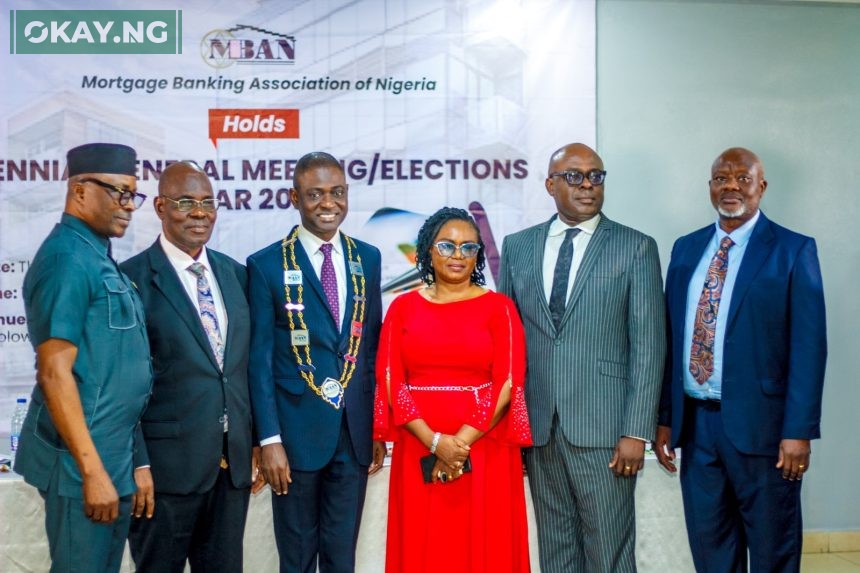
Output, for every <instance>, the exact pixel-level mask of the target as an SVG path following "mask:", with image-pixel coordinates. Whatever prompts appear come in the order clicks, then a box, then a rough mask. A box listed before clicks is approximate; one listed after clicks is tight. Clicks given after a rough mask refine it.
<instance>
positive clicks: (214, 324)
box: [188, 263, 224, 369]
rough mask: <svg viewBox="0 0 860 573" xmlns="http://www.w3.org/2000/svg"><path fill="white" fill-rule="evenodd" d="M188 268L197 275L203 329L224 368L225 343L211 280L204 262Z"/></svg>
mask: <svg viewBox="0 0 860 573" xmlns="http://www.w3.org/2000/svg"><path fill="white" fill-rule="evenodd" d="M188 270H189V271H191V273H192V274H193V275H194V276H196V277H197V303H198V305H199V306H200V322H201V323H202V324H203V330H205V331H206V337H207V338H208V339H209V344H210V345H211V346H212V352H213V353H214V354H215V360H217V361H218V367H219V368H221V369H223V368H224V343H223V342H222V339H221V330H220V329H219V328H218V315H217V314H216V313H215V300H214V299H213V298H212V289H210V288H209V281H208V280H207V279H206V275H205V274H204V272H203V270H204V267H203V265H202V264H200V263H193V264H192V265H191V266H189V267H188Z"/></svg>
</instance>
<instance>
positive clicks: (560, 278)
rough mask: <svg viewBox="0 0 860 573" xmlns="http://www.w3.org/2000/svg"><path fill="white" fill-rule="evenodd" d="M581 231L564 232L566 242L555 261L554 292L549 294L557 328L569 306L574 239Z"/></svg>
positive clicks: (553, 318) (551, 311) (551, 313)
mask: <svg viewBox="0 0 860 573" xmlns="http://www.w3.org/2000/svg"><path fill="white" fill-rule="evenodd" d="M579 231H580V229H568V230H567V231H565V232H564V241H563V242H562V243H561V249H559V251H558V260H556V261H555V272H553V275H552V290H551V291H550V294H549V313H550V315H552V323H553V324H554V325H555V328H556V329H558V327H559V326H560V325H561V317H562V316H564V307H565V306H566V305H567V283H568V281H569V280H570V265H571V264H572V263H573V238H574V237H575V236H577V235H578V234H579Z"/></svg>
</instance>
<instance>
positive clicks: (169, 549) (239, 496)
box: [128, 469, 251, 573]
mask: <svg viewBox="0 0 860 573" xmlns="http://www.w3.org/2000/svg"><path fill="white" fill-rule="evenodd" d="M250 493H251V488H239V489H237V488H235V487H233V484H232V483H231V481H230V472H229V470H226V469H222V470H220V471H219V474H218V479H217V480H216V481H215V485H214V486H213V487H212V489H210V490H209V491H207V492H205V493H192V494H188V495H174V494H169V493H159V492H156V493H155V512H154V513H153V515H152V519H147V518H146V517H145V516H144V517H140V518H134V519H132V524H131V531H130V533H129V537H128V541H129V545H130V546H131V556H132V558H133V559H134V564H135V566H136V567H137V570H138V571H141V572H142V573H149V572H151V571H155V572H163V573H182V571H184V570H185V562H186V560H187V561H188V562H189V563H190V564H191V570H192V571H200V572H201V573H209V572H223V573H232V572H241V571H242V541H243V537H244V533H245V520H246V518H247V516H248V501H249V498H250Z"/></svg>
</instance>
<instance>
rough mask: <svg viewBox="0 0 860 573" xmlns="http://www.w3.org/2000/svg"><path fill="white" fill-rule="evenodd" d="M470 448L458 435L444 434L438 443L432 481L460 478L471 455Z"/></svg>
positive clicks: (442, 481) (447, 480)
mask: <svg viewBox="0 0 860 573" xmlns="http://www.w3.org/2000/svg"><path fill="white" fill-rule="evenodd" d="M470 449H471V448H470V447H469V445H468V444H467V443H466V442H464V441H463V440H462V439H460V438H458V437H457V436H451V435H448V434H442V436H441V437H440V438H439V442H438V443H437V444H436V452H435V454H436V464H435V465H434V466H433V472H432V473H431V479H432V482H433V483H438V482H441V483H447V482H451V481H454V480H457V479H459V478H460V477H461V476H462V475H463V464H465V463H466V459H467V458H468V457H469V450H470ZM443 478H444V479H443Z"/></svg>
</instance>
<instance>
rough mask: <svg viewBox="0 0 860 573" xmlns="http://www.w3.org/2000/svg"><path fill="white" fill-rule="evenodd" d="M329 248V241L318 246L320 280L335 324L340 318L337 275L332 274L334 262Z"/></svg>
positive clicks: (330, 247) (330, 246)
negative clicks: (320, 266) (320, 258)
mask: <svg viewBox="0 0 860 573" xmlns="http://www.w3.org/2000/svg"><path fill="white" fill-rule="evenodd" d="M331 249H332V244H331V243H324V244H323V245H322V246H321V247H320V250H321V251H322V254H323V264H322V269H321V270H320V282H321V283H322V287H323V292H324V293H325V297H326V298H327V299H328V308H329V310H331V315H332V316H333V317H334V322H335V324H337V322H338V320H339V318H340V306H339V303H338V300H337V276H336V275H335V274H334V264H333V263H332V261H331Z"/></svg>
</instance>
